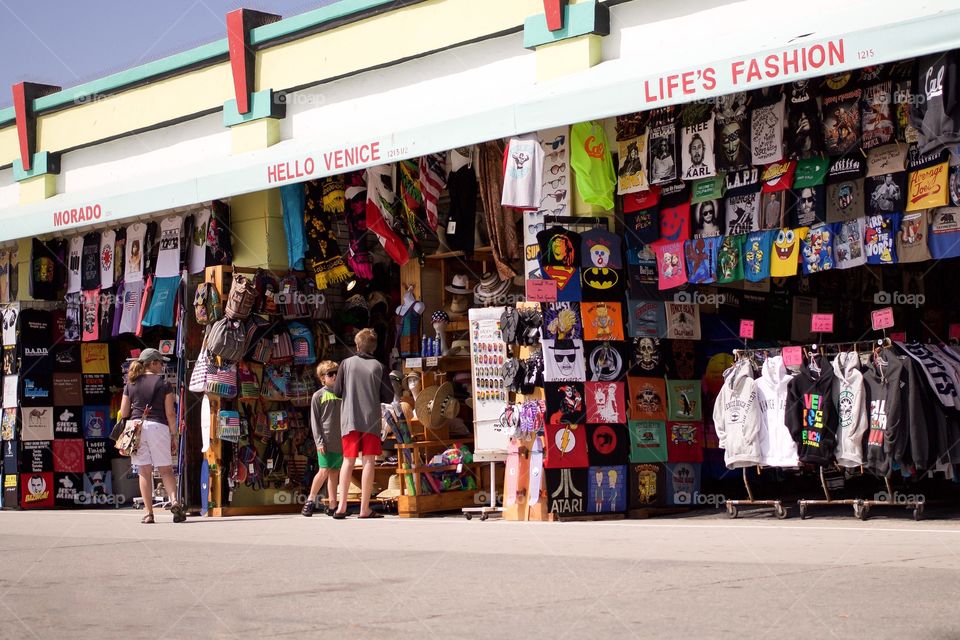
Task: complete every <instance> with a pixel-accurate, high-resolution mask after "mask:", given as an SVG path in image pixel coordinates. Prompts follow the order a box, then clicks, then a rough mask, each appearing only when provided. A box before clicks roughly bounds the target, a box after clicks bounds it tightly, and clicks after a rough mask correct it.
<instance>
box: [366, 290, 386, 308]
mask: <svg viewBox="0 0 960 640" xmlns="http://www.w3.org/2000/svg"><path fill="white" fill-rule="evenodd" d="M380 305H383V307H384V311H386V310H387V309H389V308H390V301H389V300H387V296H385V295H383V293H382V292H380V291H374V292H372V293H371V294H370V295H368V296H367V307H368V308H369V309H370V312H371V313H372V312H373V311H375V310H376V308H377V307H379V306H380Z"/></svg>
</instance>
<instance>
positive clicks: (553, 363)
mask: <svg viewBox="0 0 960 640" xmlns="http://www.w3.org/2000/svg"><path fill="white" fill-rule="evenodd" d="M543 354H544V355H543V379H544V381H546V382H582V381H583V380H585V379H586V375H587V374H586V365H585V364H584V354H583V341H582V340H544V341H543Z"/></svg>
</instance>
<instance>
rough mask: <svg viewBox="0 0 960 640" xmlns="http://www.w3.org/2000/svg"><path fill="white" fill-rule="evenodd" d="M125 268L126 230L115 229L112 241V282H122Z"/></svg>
mask: <svg viewBox="0 0 960 640" xmlns="http://www.w3.org/2000/svg"><path fill="white" fill-rule="evenodd" d="M126 268H127V230H126V229H117V230H116V231H114V239H113V282H114V284H116V283H118V282H123V276H124V271H126Z"/></svg>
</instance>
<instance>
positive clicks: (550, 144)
mask: <svg viewBox="0 0 960 640" xmlns="http://www.w3.org/2000/svg"><path fill="white" fill-rule="evenodd" d="M566 141H567V136H557V137H556V138H554V140H553V142H544V143H543V146H545V147H553V150H554V151H556V150H557V149H559V148H560V147H562V146H563V144H564V143H565V142H566Z"/></svg>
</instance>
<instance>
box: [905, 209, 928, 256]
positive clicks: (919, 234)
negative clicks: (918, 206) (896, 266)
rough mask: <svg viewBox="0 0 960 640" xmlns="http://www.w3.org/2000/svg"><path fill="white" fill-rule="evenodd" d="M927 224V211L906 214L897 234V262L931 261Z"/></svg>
mask: <svg viewBox="0 0 960 640" xmlns="http://www.w3.org/2000/svg"><path fill="white" fill-rule="evenodd" d="M927 223H928V214H927V212H926V211H916V212H914V213H906V214H904V216H903V219H902V220H901V221H900V231H899V232H898V233H897V262H900V263H904V262H923V261H924V260H929V259H930V249H929V248H928V247H927V238H928V231H927Z"/></svg>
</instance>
